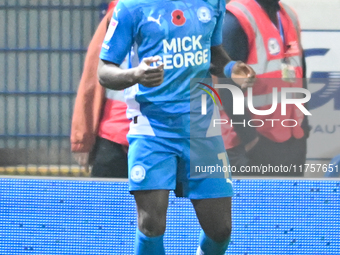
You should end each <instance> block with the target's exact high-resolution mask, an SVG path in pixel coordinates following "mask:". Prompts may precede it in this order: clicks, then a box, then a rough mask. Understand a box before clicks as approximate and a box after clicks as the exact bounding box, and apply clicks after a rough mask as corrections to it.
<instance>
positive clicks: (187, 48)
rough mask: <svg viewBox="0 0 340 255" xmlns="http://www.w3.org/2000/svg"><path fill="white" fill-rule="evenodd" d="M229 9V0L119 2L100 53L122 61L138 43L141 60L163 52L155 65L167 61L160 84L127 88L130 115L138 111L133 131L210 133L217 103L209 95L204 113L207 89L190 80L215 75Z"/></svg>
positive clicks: (180, 134)
mask: <svg viewBox="0 0 340 255" xmlns="http://www.w3.org/2000/svg"><path fill="white" fill-rule="evenodd" d="M224 13H225V1H224V0H205V1H204V0H187V1H175V0H173V1H171V0H139V1H135V0H120V1H119V3H118V4H117V6H116V8H115V10H114V14H113V17H112V19H111V22H110V25H109V28H108V31H107V34H106V36H105V39H104V42H103V46H102V50H101V53H100V58H101V59H103V60H106V61H109V62H112V63H115V64H118V65H120V64H121V63H122V62H123V60H124V58H125V56H126V55H127V54H128V52H129V51H130V50H131V47H132V46H133V45H137V46H136V47H137V49H136V51H137V55H138V58H139V60H141V59H143V58H146V57H150V56H159V57H160V58H161V60H160V61H159V62H158V63H155V65H158V64H160V63H163V64H164V82H163V83H162V84H161V85H160V86H158V87H154V88H147V87H144V86H143V85H140V84H137V85H135V86H132V87H131V88H128V89H126V90H125V94H126V100H127V104H128V112H127V115H128V117H129V118H132V117H134V116H138V121H137V123H132V124H131V125H130V133H129V134H141V135H153V136H161V137H190V136H193V135H194V136H201V137H205V136H208V135H207V134H208V133H209V131H208V129H209V127H211V120H212V118H213V114H214V113H216V107H215V106H214V105H213V102H212V100H211V99H210V97H209V96H208V97H207V114H206V115H202V114H201V94H202V93H205V92H203V91H202V90H200V89H199V87H202V85H200V84H199V83H196V84H194V85H193V84H190V81H191V79H193V78H199V79H201V80H202V81H204V79H205V78H209V77H210V73H209V66H210V57H211V56H210V47H211V46H217V45H220V44H221V43H222V23H223V17H224ZM210 85H211V84H210ZM190 121H191V122H190ZM193 123H194V126H195V128H193ZM190 126H191V128H190ZM193 133H195V134H193Z"/></svg>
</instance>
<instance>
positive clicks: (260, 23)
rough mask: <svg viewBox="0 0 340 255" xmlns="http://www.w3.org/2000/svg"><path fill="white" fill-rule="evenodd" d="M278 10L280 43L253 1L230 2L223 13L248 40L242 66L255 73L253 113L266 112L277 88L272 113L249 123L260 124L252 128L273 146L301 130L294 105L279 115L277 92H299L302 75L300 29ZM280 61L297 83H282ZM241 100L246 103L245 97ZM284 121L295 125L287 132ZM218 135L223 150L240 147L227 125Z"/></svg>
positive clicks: (293, 16) (284, 8) (284, 10)
mask: <svg viewBox="0 0 340 255" xmlns="http://www.w3.org/2000/svg"><path fill="white" fill-rule="evenodd" d="M280 6H281V9H280V11H279V16H280V18H281V24H282V27H283V31H284V41H283V39H282V38H281V34H280V30H279V29H278V28H277V27H275V26H274V25H273V23H272V21H271V20H270V19H269V17H268V15H267V13H266V12H265V11H264V10H263V9H262V7H261V6H260V5H259V4H258V3H257V2H256V1H255V0H232V1H231V2H229V3H228V4H227V5H226V9H227V10H228V11H230V12H231V13H232V14H233V15H235V17H236V18H237V19H238V21H239V22H240V25H241V27H242V28H243V30H244V32H245V33H246V35H247V38H248V45H249V56H248V59H247V61H246V63H247V64H249V65H250V66H251V67H252V68H253V69H254V70H255V72H256V77H257V82H255V84H254V86H253V88H252V89H253V105H254V107H255V109H257V110H267V109H270V107H271V105H272V91H273V88H277V92H278V105H277V108H276V111H274V113H272V114H270V115H265V116H260V115H254V114H251V119H259V120H263V122H264V125H263V126H262V127H257V128H256V129H257V131H258V132H259V133H260V134H261V135H263V136H265V137H267V138H269V139H270V140H272V141H275V142H284V141H287V140H288V139H290V138H291V137H292V136H294V137H296V138H301V137H303V135H304V132H303V129H302V128H301V123H302V121H303V118H304V115H303V113H302V112H301V111H300V110H299V109H298V108H297V107H296V106H295V105H287V108H286V109H287V113H286V115H281V104H280V94H281V93H280V92H281V88H283V87H299V88H301V87H302V84H303V83H302V79H301V78H302V77H303V71H302V49H301V47H300V26H299V22H298V19H297V16H296V14H295V13H294V11H293V10H292V9H290V8H289V7H288V6H287V5H285V4H282V3H280ZM284 42H285V43H284ZM284 44H285V45H284ZM284 59H286V60H288V61H289V62H290V65H292V66H293V67H294V69H295V73H296V78H297V79H296V82H294V83H289V82H284V81H283V80H282V63H283V60H284ZM292 96H294V95H292ZM245 98H246V99H247V95H246V94H245ZM221 115H222V116H224V117H225V116H226V115H225V113H221ZM226 119H228V117H226ZM265 119H278V120H279V121H275V122H272V121H265ZM285 119H294V120H296V121H297V123H298V125H297V126H296V127H291V128H290V127H283V126H282V125H281V123H280V122H281V121H282V120H285ZM294 123H295V122H294ZM294 123H292V122H287V123H286V124H285V125H289V126H293V125H294ZM246 125H247V123H246ZM273 125H274V127H273ZM222 134H223V138H224V140H225V146H226V148H227V149H229V148H232V147H234V146H236V145H238V144H239V143H240V140H239V138H238V137H237V134H236V132H235V131H234V129H233V127H231V126H230V125H222Z"/></svg>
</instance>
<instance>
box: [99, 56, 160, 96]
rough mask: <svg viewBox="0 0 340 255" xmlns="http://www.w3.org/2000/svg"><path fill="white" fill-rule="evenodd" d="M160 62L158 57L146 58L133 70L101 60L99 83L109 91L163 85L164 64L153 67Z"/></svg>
mask: <svg viewBox="0 0 340 255" xmlns="http://www.w3.org/2000/svg"><path fill="white" fill-rule="evenodd" d="M157 61H159V58H158V57H148V58H144V59H143V60H142V61H141V63H140V64H139V65H138V66H137V67H135V68H131V69H121V68H120V67H119V66H118V65H116V64H114V63H111V62H108V61H105V60H100V61H99V65H98V79H99V83H100V84H101V85H102V86H103V87H105V88H108V89H113V90H122V89H126V88H128V87H131V86H133V85H135V84H136V83H139V84H141V85H143V86H145V87H150V88H151V87H156V86H159V85H160V84H162V83H163V77H164V69H163V64H161V65H159V66H157V67H156V66H151V64H152V63H153V62H157Z"/></svg>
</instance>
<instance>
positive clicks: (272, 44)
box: [268, 38, 281, 55]
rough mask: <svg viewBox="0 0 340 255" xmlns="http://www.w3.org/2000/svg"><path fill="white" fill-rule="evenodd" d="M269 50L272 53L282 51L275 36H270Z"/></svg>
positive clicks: (275, 53)
mask: <svg viewBox="0 0 340 255" xmlns="http://www.w3.org/2000/svg"><path fill="white" fill-rule="evenodd" d="M268 50H269V53H270V55H277V54H279V53H280V51H281V49H280V45H279V42H278V41H277V40H276V39H275V38H270V39H269V40H268Z"/></svg>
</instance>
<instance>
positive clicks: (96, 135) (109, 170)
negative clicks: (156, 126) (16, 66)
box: [71, 1, 130, 178]
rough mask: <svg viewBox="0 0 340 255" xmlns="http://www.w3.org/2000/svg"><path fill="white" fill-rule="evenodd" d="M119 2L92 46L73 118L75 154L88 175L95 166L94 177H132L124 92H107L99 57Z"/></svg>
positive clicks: (111, 8)
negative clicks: (99, 72) (103, 83)
mask: <svg viewBox="0 0 340 255" xmlns="http://www.w3.org/2000/svg"><path fill="white" fill-rule="evenodd" d="M117 2H118V1H112V2H111V3H110V4H109V8H108V11H107V13H106V15H105V17H104V18H103V19H102V21H101V22H100V24H99V26H98V28H97V30H96V32H95V34H94V36H93V38H92V40H91V42H90V44H89V47H88V51H87V55H86V58H85V63H84V70H83V74H82V77H81V80H80V84H79V88H78V93H77V97H76V101H75V106H74V112H73V118H72V127H71V151H72V153H73V155H74V158H75V159H76V161H77V162H78V163H79V164H80V165H81V166H84V167H85V169H86V170H87V171H89V170H90V165H92V166H93V167H92V171H91V176H93V177H116V178H127V175H128V170H127V148H128V142H127V139H126V134H127V132H128V130H129V124H130V121H129V120H128V119H127V118H126V109H127V106H126V103H125V101H124V92H123V91H113V90H109V89H105V88H103V87H102V86H101V85H100V84H99V82H98V76H97V68H98V62H99V53H100V50H101V47H102V43H103V41H104V37H105V34H106V31H107V27H108V25H109V23H110V20H111V17H112V14H113V9H114V7H115V6H116V4H117ZM123 65H126V61H125V63H123V64H122V67H126V66H123Z"/></svg>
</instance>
